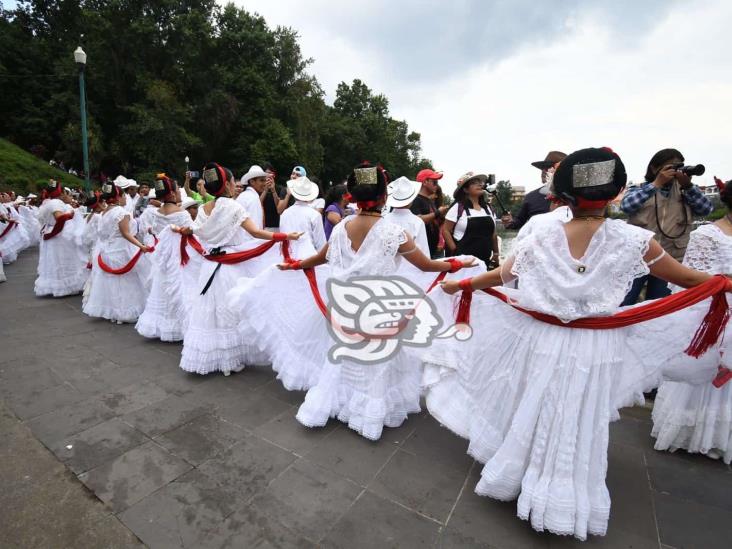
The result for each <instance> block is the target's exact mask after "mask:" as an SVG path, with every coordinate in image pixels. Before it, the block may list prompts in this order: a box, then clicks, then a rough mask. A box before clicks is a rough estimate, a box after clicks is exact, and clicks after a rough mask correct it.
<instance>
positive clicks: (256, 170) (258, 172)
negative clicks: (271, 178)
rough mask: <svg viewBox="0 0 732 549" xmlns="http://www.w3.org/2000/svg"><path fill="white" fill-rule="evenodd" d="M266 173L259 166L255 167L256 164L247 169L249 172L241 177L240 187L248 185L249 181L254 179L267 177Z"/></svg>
mask: <svg viewBox="0 0 732 549" xmlns="http://www.w3.org/2000/svg"><path fill="white" fill-rule="evenodd" d="M267 175H268V174H267V172H265V171H264V170H263V169H262V168H261V167H260V166H257V165H256V164H255V165H254V166H252V167H251V168H249V171H248V172H247V173H245V174H244V175H242V176H241V184H242V185H249V180H250V179H254V178H255V177H267Z"/></svg>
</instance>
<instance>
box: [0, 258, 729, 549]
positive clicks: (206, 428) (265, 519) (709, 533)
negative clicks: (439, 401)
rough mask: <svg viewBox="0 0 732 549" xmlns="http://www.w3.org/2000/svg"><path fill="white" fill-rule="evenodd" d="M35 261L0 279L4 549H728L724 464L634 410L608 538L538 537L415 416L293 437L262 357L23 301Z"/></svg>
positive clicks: (293, 403) (613, 476)
mask: <svg viewBox="0 0 732 549" xmlns="http://www.w3.org/2000/svg"><path fill="white" fill-rule="evenodd" d="M36 261H37V254H36V252H35V251H26V252H24V253H23V254H22V256H21V258H20V259H19V260H18V262H17V263H15V264H13V265H11V266H7V267H6V268H5V270H6V273H7V276H8V282H7V283H4V284H1V285H0V304H1V309H0V310H1V311H2V317H1V320H0V341H2V351H0V397H1V398H2V400H3V402H4V404H5V405H6V407H7V409H9V410H11V411H12V413H10V412H8V411H4V410H3V408H2V407H0V411H1V412H2V413H0V440H2V444H0V486H2V490H0V510H2V511H0V546H2V547H4V548H5V547H23V548H26V547H128V546H135V545H136V544H139V543H140V542H142V543H143V544H145V545H147V546H149V547H194V548H199V547H200V548H203V547H232V548H234V547H260V546H266V547H313V546H322V547H348V548H360V547H425V546H437V547H495V548H510V547H520V548H529V547H531V548H533V547H540V548H561V547H569V546H574V547H579V546H581V545H584V546H585V547H611V548H624V547H627V548H630V547H632V548H634V549H641V548H646V547H648V548H651V547H653V548H658V547H678V548H681V547H684V548H686V547H699V548H705V549H713V548H716V547H720V548H721V547H725V548H726V547H729V546H730V543H731V542H730V540H732V471H731V470H730V469H729V468H728V467H725V466H724V465H723V464H722V463H720V462H715V461H712V460H710V459H707V458H701V457H698V456H690V455H687V454H684V453H677V454H668V453H658V452H655V451H654V450H653V449H652V439H651V438H650V436H649V432H650V427H651V426H650V421H649V415H648V411H647V410H645V409H642V408H641V409H632V410H628V411H627V412H626V413H624V417H623V419H622V421H620V422H617V423H615V424H614V425H613V426H612V431H611V446H610V455H609V474H608V485H609V488H610V492H611V495H612V502H613V507H612V517H611V520H610V527H609V532H608V535H607V536H606V537H604V538H591V539H590V540H589V541H587V542H585V543H584V544H582V543H581V542H579V541H577V540H574V539H569V538H562V537H557V536H553V535H549V534H538V533H536V532H534V531H533V530H532V529H531V528H530V526H529V525H528V524H527V523H526V522H524V521H521V520H519V519H518V518H516V516H515V504H514V503H500V502H496V501H493V500H490V499H487V498H482V497H478V496H476V495H475V494H474V493H473V487H474V486H475V484H476V482H477V478H478V475H479V471H480V467H479V466H478V465H477V464H475V463H474V462H473V461H472V460H471V459H470V458H468V456H466V454H465V449H466V443H465V441H463V440H461V439H459V438H458V437H456V436H454V435H452V434H451V433H450V432H448V431H447V430H446V429H443V428H441V427H440V426H439V425H438V424H437V423H436V422H435V421H434V420H433V419H432V418H431V417H430V416H428V415H426V414H421V415H418V416H414V417H411V418H410V419H409V420H408V421H407V422H406V423H405V425H403V426H402V427H400V428H398V429H386V430H385V432H384V436H383V438H382V440H380V441H379V442H378V443H371V442H368V441H366V440H364V439H362V438H361V437H359V436H358V435H356V434H355V433H353V432H351V431H349V430H348V429H347V428H345V427H344V426H342V425H341V424H339V423H338V422H336V421H331V422H330V423H329V424H328V425H327V427H325V428H323V429H316V430H307V429H305V428H304V427H302V426H300V424H298V423H297V422H296V421H295V419H294V414H295V411H296V409H297V406H298V405H299V403H300V402H301V401H302V396H303V395H302V393H290V392H287V391H285V390H284V389H283V388H282V386H281V385H280V384H279V383H278V382H277V381H276V380H275V379H274V376H273V374H272V372H271V371H270V370H268V369H266V368H257V369H247V370H245V371H244V372H242V373H239V374H235V375H232V376H231V377H229V378H224V377H223V376H220V375H212V376H208V377H196V376H193V375H189V374H186V373H184V372H182V371H181V370H179V369H178V357H179V352H180V346H179V345H173V344H165V343H160V342H156V341H149V340H145V339H143V338H141V337H139V336H138V335H137V334H136V333H135V331H134V329H133V327H132V326H129V325H125V326H116V325H112V324H110V323H109V322H104V321H101V320H94V319H90V318H88V317H86V316H85V315H83V314H82V313H81V311H80V306H81V300H80V298H78V297H71V298H64V299H38V298H35V297H34V296H33V280H34V275H35V266H36ZM31 433H32V435H31ZM44 447H45V448H44ZM54 456H55V458H54ZM92 494H93V495H95V496H96V498H98V499H96V498H94V496H93V495H92ZM135 536H136V538H137V539H136V538H135Z"/></svg>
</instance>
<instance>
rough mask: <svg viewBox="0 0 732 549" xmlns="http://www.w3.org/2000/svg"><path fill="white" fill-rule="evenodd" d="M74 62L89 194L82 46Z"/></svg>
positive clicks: (85, 184)
mask: <svg viewBox="0 0 732 549" xmlns="http://www.w3.org/2000/svg"><path fill="white" fill-rule="evenodd" d="M74 61H76V65H77V66H78V67H79V100H80V101H81V148H82V151H83V153H84V187H85V189H86V192H87V193H88V192H89V191H90V190H91V183H90V181H89V145H88V139H87V134H86V92H85V89H84V68H85V67H86V53H85V52H84V50H82V49H81V46H79V47H78V48H76V50H75V51H74Z"/></svg>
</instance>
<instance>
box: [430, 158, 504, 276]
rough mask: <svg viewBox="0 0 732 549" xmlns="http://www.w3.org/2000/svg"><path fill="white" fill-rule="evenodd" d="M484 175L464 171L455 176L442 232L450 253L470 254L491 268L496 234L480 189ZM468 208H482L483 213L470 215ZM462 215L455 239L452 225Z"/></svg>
mask: <svg viewBox="0 0 732 549" xmlns="http://www.w3.org/2000/svg"><path fill="white" fill-rule="evenodd" d="M487 179H488V178H487V177H486V176H485V175H483V174H473V173H472V172H468V173H467V174H465V175H463V176H462V177H461V178H460V179H459V180H458V184H457V185H458V186H457V189H455V193H454V195H453V196H454V198H455V203H454V204H453V206H452V208H450V211H448V213H447V215H446V216H445V224H444V225H443V236H444V237H445V245H446V247H447V249H448V250H449V252H450V255H472V256H474V257H477V258H478V259H480V260H482V261H483V262H485V264H486V266H490V267H493V268H494V267H496V266H498V236H497V234H496V222H495V219H494V216H493V214H492V213H491V211H490V208H489V207H488V204H487V202H486V200H485V194H484V192H483V190H484V188H485V183H486V181H487ZM471 210H483V211H484V212H485V216H476V215H471ZM462 217H466V218H467V224H466V226H465V232H464V233H463V235H462V237H461V238H460V239H459V240H458V239H456V238H455V227H456V225H457V223H458V222H459V221H460V219H461V218H462Z"/></svg>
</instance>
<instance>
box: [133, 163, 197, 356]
mask: <svg viewBox="0 0 732 549" xmlns="http://www.w3.org/2000/svg"><path fill="white" fill-rule="evenodd" d="M179 194H180V193H179V190H178V186H177V185H176V183H175V182H174V181H173V180H172V179H170V178H169V177H168V176H166V175H165V174H159V175H158V176H157V178H156V181H155V198H156V200H159V201H161V202H162V204H161V206H160V207H159V208H148V209H147V210H145V212H144V213H143V214H142V215H141V216H140V219H142V218H143V217H144V218H145V227H146V228H147V230H148V231H149V232H150V234H151V235H156V236H159V237H160V242H159V243H158V245H157V246H156V249H155V253H154V254H152V257H151V259H152V264H153V265H152V287H151V289H150V294H149V295H148V297H147V303H146V304H145V310H144V311H143V313H142V314H141V315H140V318H139V319H138V320H137V324H136V325H135V329H136V330H137V333H139V334H140V335H141V336H144V337H149V338H157V339H160V340H161V341H181V340H182V339H183V334H184V333H185V327H186V324H187V320H188V314H187V309H188V304H189V303H190V300H189V299H186V298H187V297H188V296H187V295H186V292H185V289H186V288H192V287H193V284H194V283H195V281H196V280H197V279H198V271H199V269H200V262H201V259H200V257H199V256H197V255H196V256H193V257H192V258H190V261H186V262H185V265H183V261H182V259H181V252H180V242H181V238H182V236H181V235H180V234H178V233H174V232H172V231H170V230H167V231H166V230H165V229H166V228H167V227H169V226H171V225H174V226H176V227H182V228H185V227H190V226H192V225H193V220H192V219H191V216H190V214H189V213H188V212H187V211H185V210H184V209H183V208H181V207H180V206H178V202H179V198H180V196H179Z"/></svg>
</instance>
